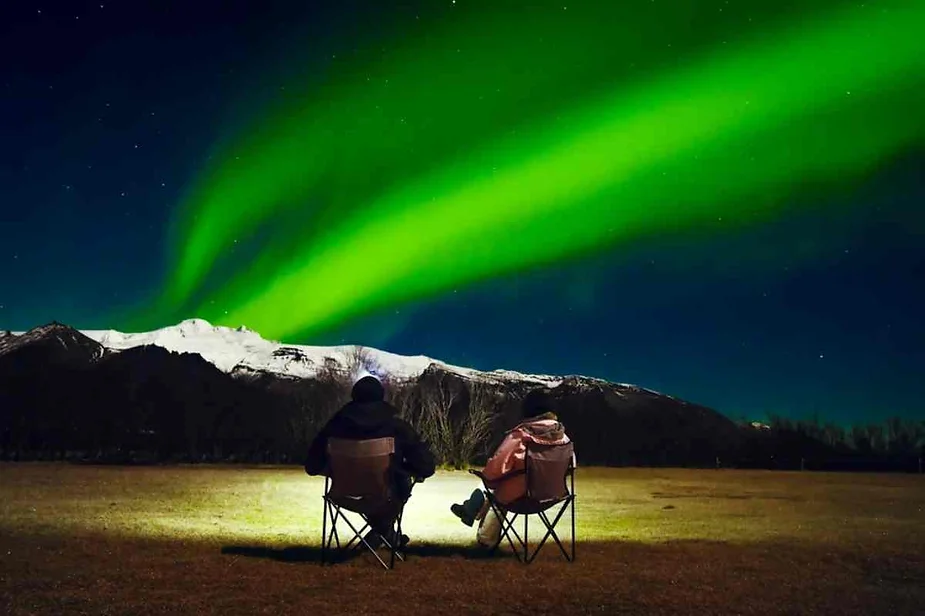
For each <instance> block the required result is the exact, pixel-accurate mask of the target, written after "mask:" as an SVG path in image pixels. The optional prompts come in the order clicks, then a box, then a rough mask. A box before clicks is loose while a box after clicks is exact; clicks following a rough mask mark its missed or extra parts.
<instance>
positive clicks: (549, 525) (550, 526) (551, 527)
mask: <svg viewBox="0 0 925 616" xmlns="http://www.w3.org/2000/svg"><path fill="white" fill-rule="evenodd" d="M572 507H573V503H572V499H571V498H569V499H567V500H566V501H565V502H564V503H562V507H561V508H560V509H559V513H558V514H557V515H556V517H555V519H554V520H553V521H552V522H550V521H549V517H548V516H547V515H546V512H545V511H540V512H539V513H538V515H539V518H540V520H542V521H543V524H544V525H545V526H546V534H545V535H544V536H543V539H542V540H541V541H540V542H539V544H538V545H537V546H536V549H535V550H534V551H533V554H532V555H531V556H530V558H529V562H533V560H534V559H535V558H536V555H537V554H538V553H539V551H540V548H542V547H543V545H544V544H545V543H546V541H547V540H548V539H549V538H550V537H552V539H553V541H555V542H556V545H558V546H559V550H560V551H561V552H562V555H563V556H565V559H566V560H567V561H569V562H573V561H574V560H575V547H574V546H575V535H574V531H573V534H572V554H571V556H570V555H569V553H568V552H567V551H566V549H565V546H563V545H562V541H561V540H560V539H559V535H558V534H557V533H556V530H555V529H556V524H558V523H559V520H560V519H561V518H562V514H564V513H565V510H566V509H570V508H571V513H572V518H573V520H574V515H575V510H574V508H572ZM573 528H574V526H573Z"/></svg>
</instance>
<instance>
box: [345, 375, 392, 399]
mask: <svg viewBox="0 0 925 616" xmlns="http://www.w3.org/2000/svg"><path fill="white" fill-rule="evenodd" d="M351 397H352V398H353V400H354V401H355V402H381V401H383V400H385V388H384V387H383V386H382V383H380V382H379V379H377V378H376V377H374V376H364V377H363V378H362V379H360V380H359V381H357V382H356V384H355V385H354V386H353V391H352V392H351Z"/></svg>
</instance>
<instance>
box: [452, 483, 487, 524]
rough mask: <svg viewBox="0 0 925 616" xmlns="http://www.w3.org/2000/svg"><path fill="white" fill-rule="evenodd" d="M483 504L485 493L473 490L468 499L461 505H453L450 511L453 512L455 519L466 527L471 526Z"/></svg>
mask: <svg viewBox="0 0 925 616" xmlns="http://www.w3.org/2000/svg"><path fill="white" fill-rule="evenodd" d="M484 504H485V493H484V492H482V491H481V490H473V491H472V494H471V495H470V496H469V498H468V499H467V500H465V501H463V504H462V505H459V504H455V503H454V504H453V505H452V506H451V507H450V511H452V512H453V515H455V516H456V517H457V518H459V519H460V520H462V523H463V524H465V525H466V526H472V525H473V524H475V517H476V516H477V515H478V513H479V511H480V510H481V509H482V505H484Z"/></svg>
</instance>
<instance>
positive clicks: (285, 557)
mask: <svg viewBox="0 0 925 616" xmlns="http://www.w3.org/2000/svg"><path fill="white" fill-rule="evenodd" d="M365 553H366V551H365V550H362V551H361V550H351V551H349V552H346V553H338V554H337V556H336V557H335V558H334V559H333V562H343V561H347V560H351V559H353V558H356V557H357V556H361V555H363V554H365ZM222 554H229V555H232V556H246V557H248V558H266V559H269V560H276V561H280V562H287V563H304V562H311V563H320V562H321V547H320V546H290V547H285V548H272V547H267V546H242V545H227V546H223V547H222ZM404 554H405V555H406V556H412V557H422V558H427V557H437V558H448V557H462V558H465V559H468V560H479V559H501V560H506V559H508V558H511V559H513V558H514V554H513V553H511V552H509V551H504V550H501V549H499V550H496V551H495V553H494V554H489V553H488V550H486V549H483V548H479V547H472V546H463V545H445V544H428V543H424V544H420V545H409V546H406V547H405V549H404ZM328 557H329V559H330V558H331V555H330V554H329V555H328Z"/></svg>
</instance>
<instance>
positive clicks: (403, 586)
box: [0, 464, 925, 614]
mask: <svg viewBox="0 0 925 616" xmlns="http://www.w3.org/2000/svg"><path fill="white" fill-rule="evenodd" d="M475 485H476V483H475V482H474V481H473V478H472V477H471V476H469V475H467V474H464V473H440V474H438V475H437V476H436V477H434V478H432V479H430V480H428V481H427V482H426V483H424V484H422V485H420V486H417V488H416V489H415V495H414V497H413V498H412V501H411V503H410V504H409V507H408V510H407V512H406V521H405V529H406V532H407V533H408V534H410V535H411V536H412V538H413V540H414V546H415V547H414V548H413V549H409V552H410V554H409V560H408V562H406V563H403V564H400V565H399V566H398V568H397V569H396V570H395V571H392V572H386V571H383V570H380V569H379V568H378V565H376V566H373V564H372V562H371V560H370V559H369V558H368V557H361V558H357V559H354V560H352V561H349V562H346V563H343V564H340V565H337V566H335V567H329V568H321V567H319V566H318V565H317V560H318V556H319V554H318V544H319V540H320V526H321V506H320V498H319V496H320V493H321V488H322V484H321V482H320V481H319V480H317V479H315V478H309V477H307V476H306V475H305V474H304V473H303V472H302V471H301V469H295V468H285V469H280V468H247V469H243V468H232V467H169V468H156V467H148V468H120V467H78V466H69V465H54V464H6V465H0V611H3V612H4V613H9V614H60V613H87V614H136V613H138V614H149V613H214V614H254V613H274V614H277V613H296V612H301V613H313V612H316V611H317V612H318V613H356V614H363V613H369V614H378V613H383V614H384V613H396V612H400V611H408V612H412V613H428V614H429V613H452V614H485V613H501V614H503V613H511V614H513V613H522V612H523V611H524V606H525V604H529V605H530V611H531V612H533V613H538V614H546V613H549V614H552V613H568V614H571V613H607V614H614V613H630V614H660V613H664V614H677V613H689V614H803V613H807V614H809V613H815V614H872V613H883V614H913V613H920V614H921V613H925V610H923V608H922V607H921V606H923V605H925V549H923V548H925V530H923V527H922V526H923V525H922V522H923V520H925V478H923V477H921V476H898V475H838V474H817V473H772V472H760V471H759V472H736V471H687V470H649V469H590V468H589V469H579V474H578V478H577V486H576V487H577V491H578V493H579V498H578V507H577V516H578V533H577V534H578V539H579V541H580V543H579V546H578V560H577V561H576V562H575V563H574V564H571V565H569V564H567V563H566V562H565V561H564V560H563V559H562V558H561V557H560V556H559V555H558V552H557V550H556V548H555V546H554V545H550V546H547V547H546V548H545V549H544V551H543V553H542V554H541V556H540V557H539V558H538V560H537V562H536V563H534V564H533V565H530V566H529V567H525V566H523V565H520V564H518V563H517V562H516V561H514V560H513V559H512V558H511V557H501V558H495V559H491V560H486V559H484V558H481V557H480V556H479V555H478V554H477V553H476V552H474V551H473V550H471V549H470V547H469V546H471V544H472V541H473V533H474V531H473V530H472V529H470V528H467V527H465V526H463V525H461V524H459V523H458V521H456V519H455V518H454V517H453V516H452V514H450V513H449V511H448V507H449V504H450V503H451V502H454V501H460V500H462V499H463V498H465V496H466V495H467V494H468V492H469V491H470V490H471V489H472V488H473V487H475ZM534 528H537V529H538V525H537V526H536V527H534ZM567 533H568V531H567V525H564V526H563V527H562V534H564V535H567ZM387 598H389V599H387ZM396 604H397V605H396Z"/></svg>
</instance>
